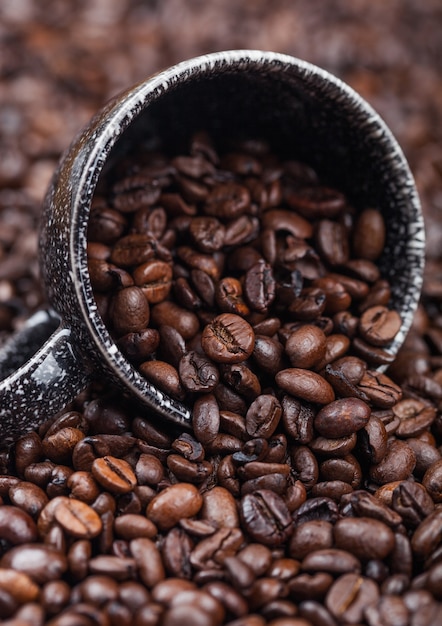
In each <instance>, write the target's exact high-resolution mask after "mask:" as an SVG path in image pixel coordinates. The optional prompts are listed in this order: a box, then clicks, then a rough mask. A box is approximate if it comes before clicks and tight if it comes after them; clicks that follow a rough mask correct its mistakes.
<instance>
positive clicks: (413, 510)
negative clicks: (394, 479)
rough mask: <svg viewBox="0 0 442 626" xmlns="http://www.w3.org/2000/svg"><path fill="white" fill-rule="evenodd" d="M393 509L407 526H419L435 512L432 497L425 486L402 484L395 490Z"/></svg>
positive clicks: (405, 482) (411, 483)
mask: <svg viewBox="0 0 442 626" xmlns="http://www.w3.org/2000/svg"><path fill="white" fill-rule="evenodd" d="M391 504H392V507H393V508H394V510H395V511H396V512H397V513H399V515H400V516H401V517H402V520H403V522H404V524H406V525H407V526H413V527H415V526H418V525H419V524H420V522H422V521H423V520H424V519H425V518H426V517H427V516H428V515H430V513H432V512H433V510H434V503H433V500H432V499H431V495H430V494H429V493H428V491H427V490H426V489H425V487H424V486H423V485H420V484H419V483H413V482H408V481H403V482H401V483H400V484H399V485H398V486H397V487H395V489H394V490H393V495H392V502H391Z"/></svg>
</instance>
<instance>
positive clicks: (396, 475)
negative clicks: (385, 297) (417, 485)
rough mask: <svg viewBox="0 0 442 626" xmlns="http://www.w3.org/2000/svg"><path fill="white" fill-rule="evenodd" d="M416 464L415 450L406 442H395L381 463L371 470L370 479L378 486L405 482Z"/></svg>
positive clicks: (391, 443) (389, 447)
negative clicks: (398, 481) (399, 481)
mask: <svg viewBox="0 0 442 626" xmlns="http://www.w3.org/2000/svg"><path fill="white" fill-rule="evenodd" d="M415 464H416V458H415V456H414V452H413V450H412V449H411V448H410V446H409V445H407V444H406V443H405V442H403V441H400V440H393V441H391V442H390V444H389V445H388V448H387V452H386V454H385V456H384V458H383V459H382V461H381V462H380V463H378V464H377V465H373V466H372V467H371V468H370V477H371V479H372V480H374V481H375V482H376V483H378V484H381V485H382V484H385V483H389V482H392V481H395V480H405V479H406V478H408V477H409V476H410V474H411V473H412V471H413V469H414V466H415Z"/></svg>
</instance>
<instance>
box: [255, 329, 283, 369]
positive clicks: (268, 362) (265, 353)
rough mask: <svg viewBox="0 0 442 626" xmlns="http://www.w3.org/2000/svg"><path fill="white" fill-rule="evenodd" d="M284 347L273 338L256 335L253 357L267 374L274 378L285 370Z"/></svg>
mask: <svg viewBox="0 0 442 626" xmlns="http://www.w3.org/2000/svg"><path fill="white" fill-rule="evenodd" d="M283 352H284V347H283V345H282V344H281V343H280V342H279V341H277V340H276V339H274V338H272V337H267V336H265V335H256V337H255V346H254V349H253V353H252V357H253V359H254V361H255V362H256V363H257V364H258V366H259V367H260V368H261V369H262V370H263V371H264V372H265V373H267V374H270V375H272V376H274V375H275V374H276V373H277V372H279V371H280V370H281V369H284V361H283Z"/></svg>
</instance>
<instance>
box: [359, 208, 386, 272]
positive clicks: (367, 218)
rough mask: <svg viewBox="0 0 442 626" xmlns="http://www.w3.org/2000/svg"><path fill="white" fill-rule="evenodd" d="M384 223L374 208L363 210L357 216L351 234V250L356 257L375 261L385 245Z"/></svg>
mask: <svg viewBox="0 0 442 626" xmlns="http://www.w3.org/2000/svg"><path fill="white" fill-rule="evenodd" d="M385 236H386V233H385V223H384V219H383V217H382V214H381V213H380V211H379V210H378V209H376V208H369V209H364V210H363V211H361V213H360V214H359V216H358V219H357V222H356V224H355V228H354V232H353V241H352V244H353V249H354V250H355V251H357V256H358V257H359V258H361V259H367V260H368V261H376V260H377V259H378V258H379V256H380V255H381V253H382V250H383V248H384V243H385Z"/></svg>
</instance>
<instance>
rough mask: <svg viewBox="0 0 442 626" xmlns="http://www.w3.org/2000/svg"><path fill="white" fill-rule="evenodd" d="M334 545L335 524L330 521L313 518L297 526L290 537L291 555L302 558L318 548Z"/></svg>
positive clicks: (323, 548) (327, 547)
mask: <svg viewBox="0 0 442 626" xmlns="http://www.w3.org/2000/svg"><path fill="white" fill-rule="evenodd" d="M332 545H333V526H332V525H331V524H330V522H326V521H322V520H313V521H310V522H304V523H303V524H300V525H298V526H295V528H294V530H293V534H292V537H291V539H290V546H289V551H290V556H291V557H293V558H294V559H298V560H302V559H304V558H305V557H306V556H307V555H308V554H310V553H312V552H315V551H317V550H325V549H329V548H331V547H332Z"/></svg>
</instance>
